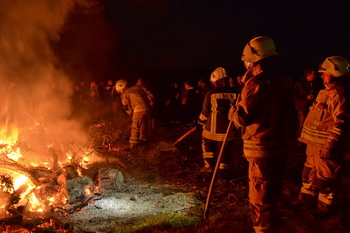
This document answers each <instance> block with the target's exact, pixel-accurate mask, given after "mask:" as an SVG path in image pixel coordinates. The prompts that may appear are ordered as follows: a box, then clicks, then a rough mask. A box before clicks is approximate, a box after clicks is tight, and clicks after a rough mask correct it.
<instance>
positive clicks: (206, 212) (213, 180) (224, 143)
mask: <svg viewBox="0 0 350 233" xmlns="http://www.w3.org/2000/svg"><path fill="white" fill-rule="evenodd" d="M232 126H233V123H232V121H230V123H229V125H228V127H227V130H226V134H225V137H224V141H223V142H222V146H221V149H220V153H219V156H218V159H217V161H216V165H215V169H214V173H213V176H212V178H211V182H210V187H209V190H208V196H207V202H206V203H205V209H204V215H203V218H204V219H206V218H207V214H208V209H209V202H210V198H211V193H212V190H213V186H214V182H215V178H216V173H217V171H218V168H219V165H220V161H221V157H222V154H223V152H224V149H225V146H226V142H227V138H228V135H229V133H230V131H231V129H232Z"/></svg>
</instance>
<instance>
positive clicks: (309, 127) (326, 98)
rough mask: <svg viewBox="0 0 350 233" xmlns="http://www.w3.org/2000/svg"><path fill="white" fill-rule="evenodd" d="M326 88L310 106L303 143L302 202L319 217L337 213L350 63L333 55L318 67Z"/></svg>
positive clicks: (348, 130) (349, 113) (349, 130)
mask: <svg viewBox="0 0 350 233" xmlns="http://www.w3.org/2000/svg"><path fill="white" fill-rule="evenodd" d="M319 72H320V73H322V76H321V77H322V79H323V83H324V85H325V89H322V90H321V91H320V92H319V93H318V95H317V97H316V100H315V101H314V103H313V105H312V106H311V107H310V111H309V113H308V115H307V117H306V119H305V122H304V127H303V130H302V133H301V137H300V139H299V140H300V141H301V142H304V143H306V144H307V147H306V155H307V157H306V162H305V163H304V168H303V172H302V188H301V191H300V195H299V198H300V201H301V202H304V203H305V204H308V206H309V207H316V205H317V208H316V211H315V212H314V213H315V214H316V216H318V217H322V218H323V217H325V218H327V217H329V215H330V214H334V210H335V209H334V204H335V203H336V200H337V192H336V186H337V181H338V177H339V171H340V170H341V167H342V164H343V157H344V154H345V153H346V152H349V141H350V137H349V136H350V104H349V101H350V90H349V88H350V77H349V74H350V73H349V60H348V59H346V58H344V57H340V56H333V57H328V58H326V59H325V60H324V61H323V63H322V64H321V66H320V68H319Z"/></svg>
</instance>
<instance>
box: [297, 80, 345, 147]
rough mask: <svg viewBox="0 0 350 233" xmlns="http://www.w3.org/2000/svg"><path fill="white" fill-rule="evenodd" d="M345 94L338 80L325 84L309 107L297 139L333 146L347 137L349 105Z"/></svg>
mask: <svg viewBox="0 0 350 233" xmlns="http://www.w3.org/2000/svg"><path fill="white" fill-rule="evenodd" d="M346 95H347V93H346V88H344V86H343V85H341V84H340V83H339V82H337V81H336V82H333V83H331V84H328V85H326V89H323V90H321V91H320V92H319V94H318V95H317V98H316V100H315V102H314V103H313V105H312V106H311V107H310V111H309V114H308V115H307V117H306V119H305V122H304V127H303V131H302V134H301V137H300V139H299V140H300V141H302V142H305V143H312V144H321V145H325V146H326V147H328V148H334V147H336V146H339V144H338V142H340V141H343V140H344V138H349V132H348V131H349V128H350V127H349V124H350V111H349V110H350V109H349V107H350V106H349V103H348V102H349V99H348V98H349V97H347V96H346ZM345 141H346V140H344V142H345ZM346 144H349V142H346ZM343 146H345V145H343Z"/></svg>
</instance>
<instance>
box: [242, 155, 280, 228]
mask: <svg viewBox="0 0 350 233" xmlns="http://www.w3.org/2000/svg"><path fill="white" fill-rule="evenodd" d="M248 162H249V168H248V169H249V170H248V177H249V202H250V210H251V216H252V220H253V227H254V229H255V232H275V231H276V225H277V216H276V205H277V202H278V199H279V196H280V195H281V194H282V188H283V182H282V181H283V174H284V167H285V156H283V158H279V157H278V158H275V157H274V158H270V159H264V158H260V159H259V160H258V161H256V160H255V161H251V160H250V159H249V160H248Z"/></svg>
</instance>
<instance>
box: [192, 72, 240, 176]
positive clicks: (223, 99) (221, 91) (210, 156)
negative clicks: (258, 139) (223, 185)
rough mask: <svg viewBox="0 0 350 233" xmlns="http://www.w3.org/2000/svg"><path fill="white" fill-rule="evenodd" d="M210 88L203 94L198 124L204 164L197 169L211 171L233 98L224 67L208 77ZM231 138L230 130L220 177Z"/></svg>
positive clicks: (225, 172) (224, 170)
mask: <svg viewBox="0 0 350 233" xmlns="http://www.w3.org/2000/svg"><path fill="white" fill-rule="evenodd" d="M210 82H211V83H212V85H213V87H214V88H213V89H211V90H209V91H208V92H207V94H206V95H205V98H204V101H203V105H202V111H201V114H200V115H199V119H198V123H199V124H200V125H201V126H202V128H203V132H202V150H203V160H204V167H203V168H202V169H201V172H210V173H211V172H213V169H214V168H215V165H216V160H217V157H218V155H219V153H220V149H221V145H222V143H223V140H224V137H225V134H226V130H227V127H228V124H229V120H228V119H227V114H228V112H229V110H230V108H231V105H232V104H233V102H234V101H235V99H236V94H234V93H233V90H232V89H231V88H230V86H229V82H228V76H227V73H226V70H225V69H224V68H222V67H218V68H216V69H215V70H214V71H213V72H212V73H211V76H210ZM234 139H235V134H234V131H233V130H232V131H231V132H230V133H229V135H228V137H227V144H226V150H225V151H224V154H223V155H222V159H221V161H220V162H221V163H220V166H219V169H220V171H221V175H222V177H223V178H229V177H228V176H229V171H228V169H229V148H230V147H231V146H232V145H233V142H234V141H233V140H234Z"/></svg>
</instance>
